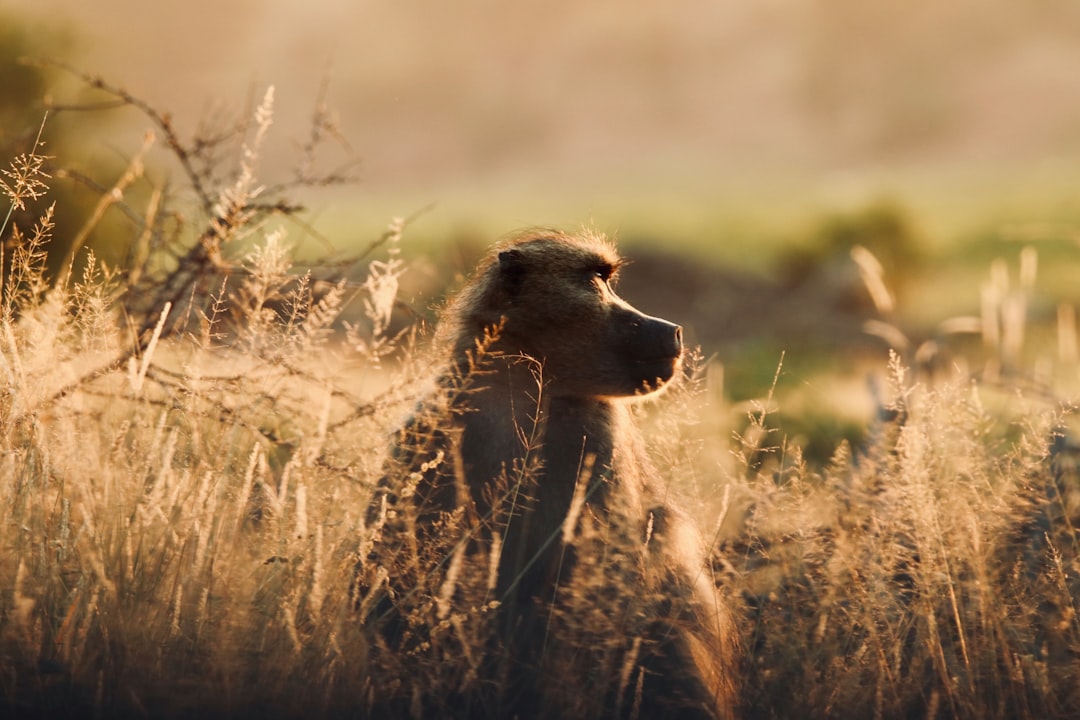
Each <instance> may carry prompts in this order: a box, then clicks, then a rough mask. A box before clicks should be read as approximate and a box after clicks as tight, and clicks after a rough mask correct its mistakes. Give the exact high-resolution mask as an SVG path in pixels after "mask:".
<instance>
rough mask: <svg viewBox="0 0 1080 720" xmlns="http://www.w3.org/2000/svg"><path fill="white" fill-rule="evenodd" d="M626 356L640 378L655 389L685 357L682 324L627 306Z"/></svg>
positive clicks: (672, 373)
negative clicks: (651, 315) (628, 314)
mask: <svg viewBox="0 0 1080 720" xmlns="http://www.w3.org/2000/svg"><path fill="white" fill-rule="evenodd" d="M628 313H630V314H631V315H630V317H628V318H627V320H628V323H627V333H626V336H625V340H626V357H627V359H628V360H630V362H631V364H632V365H633V367H634V368H635V370H636V371H637V373H638V377H639V378H640V379H641V382H642V383H643V384H645V385H648V386H649V387H650V388H651V389H655V388H657V387H659V386H660V385H662V384H664V383H666V382H667V381H668V380H670V379H671V378H672V376H673V375H674V374H675V370H676V368H677V367H678V365H679V360H680V358H682V353H683V342H682V328H681V327H679V326H678V325H676V324H675V323H670V322H668V321H667V320H661V319H660V318H655V317H650V316H649V315H643V314H641V313H639V312H637V311H636V310H632V309H631V310H628Z"/></svg>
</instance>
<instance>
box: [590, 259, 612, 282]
mask: <svg viewBox="0 0 1080 720" xmlns="http://www.w3.org/2000/svg"><path fill="white" fill-rule="evenodd" d="M614 274H615V267H614V266H613V265H611V264H610V263H604V264H602V265H597V266H596V267H595V268H593V275H595V276H596V277H598V278H600V282H607V281H608V280H611V276H612V275H614Z"/></svg>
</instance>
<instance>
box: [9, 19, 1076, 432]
mask: <svg viewBox="0 0 1080 720" xmlns="http://www.w3.org/2000/svg"><path fill="white" fill-rule="evenodd" d="M0 28H2V29H0V34H2V35H3V38H4V42H3V43H0V57H2V61H3V63H4V64H5V66H6V67H4V68H3V70H2V72H0V96H3V97H0V123H2V124H0V132H2V135H0V140H2V141H3V143H4V146H5V147H14V146H15V144H14V143H15V141H16V140H17V139H18V138H25V137H28V136H32V135H33V133H34V132H36V129H37V127H38V125H39V124H40V121H41V110H40V104H38V105H35V97H34V95H35V94H38V95H39V96H40V95H48V96H50V97H51V98H52V99H53V100H55V101H57V102H65V101H66V102H74V101H77V100H79V99H80V98H83V97H84V96H85V94H86V90H85V88H84V87H82V84H81V83H79V82H78V81H76V80H75V79H74V78H72V77H71V76H70V75H67V74H65V73H62V72H58V71H48V72H45V71H37V70H32V69H28V68H25V67H23V66H20V65H16V64H14V62H13V60H14V57H16V56H18V55H23V54H28V55H35V56H41V57H53V58H60V59H62V60H64V61H65V62H67V63H69V64H71V65H72V66H74V67H76V68H78V69H79V70H82V71H85V72H88V73H92V74H95V75H100V76H101V77H103V78H105V79H106V80H108V81H109V82H110V83H112V84H114V85H117V86H120V87H122V88H124V89H125V90H127V91H129V92H130V93H132V94H133V95H135V96H137V97H139V98H142V99H144V100H146V101H147V102H148V103H150V104H151V105H152V106H154V107H155V108H157V109H158V110H160V111H162V112H168V113H170V114H171V117H172V120H173V123H174V126H175V127H176V129H177V131H178V132H179V133H180V135H181V136H183V137H191V136H192V135H193V134H194V133H195V132H196V130H197V129H198V128H199V127H206V126H213V125H214V124H215V123H219V124H220V123H227V122H229V119H230V118H235V117H236V116H237V115H238V114H240V113H243V112H246V111H248V110H250V108H251V107H253V105H254V104H257V100H258V99H259V98H261V97H262V94H263V92H264V91H265V88H266V87H267V86H268V85H273V86H274V88H275V116H274V126H273V129H272V136H273V139H272V140H271V141H269V142H268V143H267V146H266V150H265V152H264V154H263V157H262V159H261V161H260V173H261V174H262V175H264V176H265V177H267V178H268V181H270V180H272V179H273V178H274V177H282V176H288V173H289V172H290V168H292V167H294V166H295V165H296V164H297V162H298V161H299V159H300V156H301V147H302V145H303V143H304V142H305V141H306V138H307V133H308V132H309V127H310V122H311V117H312V113H313V111H314V109H315V107H316V105H317V104H318V103H319V102H320V98H321V97H324V96H325V101H326V104H327V107H328V108H329V109H330V111H331V115H330V116H331V117H332V118H334V120H335V122H336V129H337V130H338V131H339V133H340V134H339V135H335V136H333V137H331V138H330V142H329V143H328V144H326V145H325V146H324V147H323V148H322V149H321V151H320V152H321V157H320V161H321V162H323V163H325V164H327V165H329V166H336V165H341V164H344V163H348V162H352V161H356V162H357V165H356V166H355V168H354V173H355V175H356V177H357V180H358V181H357V183H355V184H351V185H348V186H344V187H336V188H327V189H323V190H321V191H320V192H318V193H314V192H312V193H310V195H309V194H306V193H307V191H301V197H300V198H299V199H300V200H302V201H303V202H304V203H305V204H306V205H307V206H308V207H309V208H310V209H311V211H312V213H311V216H310V217H309V218H308V221H309V222H310V223H311V227H313V228H317V231H318V233H319V234H320V235H321V236H322V237H323V238H329V240H330V242H332V243H333V245H334V247H335V248H337V249H340V250H343V251H345V250H348V249H349V248H350V247H355V246H362V245H364V244H366V243H368V242H370V241H371V239H372V238H373V237H377V235H378V233H379V232H380V231H381V229H382V228H384V227H385V226H386V224H387V223H388V222H389V220H390V219H391V218H392V217H395V216H407V215H410V214H413V213H415V212H417V211H418V210H420V209H422V208H426V210H425V211H424V212H423V214H422V215H421V216H420V217H419V218H418V219H417V220H416V221H415V222H414V223H413V225H412V226H411V227H410V229H409V231H408V232H407V234H406V240H405V244H404V246H403V255H404V257H406V258H407V259H410V260H414V261H415V262H416V270H415V272H414V273H413V277H412V280H411V282H412V283H414V286H413V287H411V289H410V292H411V293H412V296H413V298H414V299H415V302H416V304H417V306H418V307H419V308H420V311H421V312H425V311H426V309H429V308H430V306H431V304H432V303H434V302H435V301H436V300H437V298H438V297H439V295H440V293H441V292H443V291H444V289H445V287H446V286H447V285H453V283H454V282H457V281H459V280H460V276H461V275H462V273H464V272H467V270H468V268H469V267H470V266H471V264H472V263H473V262H474V261H475V259H476V257H477V254H478V253H479V252H480V251H481V250H482V248H483V247H484V246H486V245H487V244H489V243H490V242H492V241H493V240H495V239H497V238H498V237H500V236H501V235H503V234H505V233H507V232H509V231H512V230H513V229H515V228H520V227H523V226H531V225H555V226H562V227H575V226H580V225H582V224H589V225H592V226H595V227H596V228H598V229H600V230H603V231H605V232H608V233H610V234H612V235H615V236H616V237H618V238H619V240H620V245H621V246H622V247H623V249H624V252H626V253H627V254H629V255H631V256H632V257H634V258H635V259H636V262H635V264H634V265H632V266H631V267H630V268H629V269H628V271H627V272H626V274H625V279H624V284H623V286H622V287H621V290H622V291H623V294H624V295H626V296H627V297H628V298H629V299H631V300H632V301H633V302H635V304H637V305H639V306H641V307H642V308H644V309H646V310H647V311H649V312H653V313H656V314H662V315H665V316H667V317H670V318H672V319H676V320H678V321H680V322H682V323H684V324H685V325H686V326H687V328H688V331H689V334H690V337H691V338H692V339H693V341H695V342H698V343H700V344H701V345H702V348H703V350H704V352H705V353H706V355H709V356H714V357H716V358H717V362H718V363H719V364H720V365H722V366H723V367H724V368H725V370H724V373H723V377H724V383H725V391H726V392H728V393H730V394H731V395H732V396H733V397H735V398H740V397H753V396H755V395H759V394H761V393H762V392H764V391H765V390H766V389H767V388H768V386H769V384H770V383H771V382H772V378H773V376H774V375H775V372H776V369H777V365H778V362H779V358H780V355H781V353H784V358H785V359H784V371H783V373H782V375H781V380H780V385H781V388H782V389H783V388H786V389H787V390H788V391H789V393H788V395H789V400H788V403H789V404H788V407H789V408H791V409H792V411H793V412H794V413H799V412H803V413H804V414H805V412H811V411H812V409H813V408H815V407H818V406H820V405H821V398H823V397H827V398H829V401H830V404H837V399H838V398H842V397H846V396H847V395H845V392H844V391H843V390H842V389H841V388H840V387H838V384H843V383H852V384H853V385H852V387H854V386H855V385H857V386H858V387H859V388H860V389H859V390H857V391H852V392H851V393H850V396H851V397H858V398H865V397H867V396H868V394H867V393H866V392H865V387H864V385H865V378H864V377H863V368H864V365H863V363H864V361H866V360H867V359H868V358H869V360H870V361H872V362H879V361H880V359H881V358H882V357H884V356H885V352H886V350H887V348H888V346H889V343H887V342H884V341H883V340H881V339H880V338H879V337H877V336H876V335H874V334H868V333H866V332H865V330H866V326H865V323H866V321H867V320H881V321H887V322H888V323H889V324H890V325H891V326H893V327H895V328H896V329H897V330H899V331H900V332H902V333H903V334H905V335H907V336H909V340H910V342H911V348H916V347H918V346H920V345H921V344H923V343H924V342H926V341H927V340H934V339H935V338H938V337H939V335H940V333H941V330H940V327H941V323H942V322H943V321H947V320H949V319H950V318H954V317H957V316H979V315H980V312H982V310H983V309H984V308H983V306H982V305H981V303H982V300H983V299H984V296H985V293H984V292H983V289H984V287H985V283H986V282H987V279H988V278H990V275H991V270H990V268H991V264H992V263H993V262H994V260H995V259H996V258H1002V259H1003V260H1004V263H1005V264H1004V265H999V266H998V267H999V271H998V272H999V275H1000V274H1001V272H1004V273H1005V276H1006V278H1007V277H1009V276H1010V273H1011V275H1012V276H1014V277H1015V276H1016V274H1017V273H1018V272H1019V271H1018V265H1019V259H1018V258H1019V256H1020V252H1021V249H1022V248H1023V247H1027V246H1031V247H1034V248H1035V249H1036V251H1037V253H1038V258H1039V260H1040V262H1039V264H1038V283H1037V284H1036V285H1035V286H1034V288H1031V289H1030V295H1031V297H1030V298H1028V299H1027V309H1028V312H1029V314H1030V316H1031V318H1032V323H1033V325H1032V327H1033V328H1034V327H1037V326H1038V324H1039V322H1040V321H1045V324H1052V323H1053V322H1054V318H1057V317H1058V316H1059V308H1060V307H1061V306H1062V304H1063V303H1065V304H1070V303H1076V302H1078V301H1080V287H1078V284H1077V283H1076V282H1075V277H1076V270H1077V268H1080V264H1077V262H1076V261H1077V260H1078V259H1080V258H1078V255H1080V247H1078V245H1077V238H1080V223H1078V221H1080V204H1078V197H1077V184H1076V183H1077V180H1078V179H1080V162H1078V161H1080V73H1078V72H1077V68H1080V4H1077V3H1075V2H1072V0H1040V1H1039V2H1024V3H1019V2H1014V1H1007V0H954V1H953V2H949V3H939V2H932V1H931V0H905V1H904V2H901V1H899V0H882V1H880V2H874V3H867V2H863V1H862V0H759V1H758V2H753V3H717V2H712V1H710V0H669V1H668V2H664V3H636V4H633V5H631V4H628V3H625V2H617V1H616V0H594V1H591V2H587V3H581V2H574V1H571V0H546V1H545V2H543V3H540V2H514V3H506V2H497V1H496V0H468V1H467V2H458V3H442V2H434V1H433V0H417V1H415V2H389V1H388V0H308V2H305V3H295V2H284V1H283V0H233V1H232V2H227V3H225V2H220V1H219V2H209V1H208V0H188V1H187V2H185V3H164V4H155V3H145V2H136V1H135V0H95V1H94V2H93V3H87V2H75V1H74V0H35V1H34V2H33V3H9V4H7V5H6V6H5V5H3V4H0ZM28 73H31V74H33V76H32V77H30V76H28V75H27V74H28ZM324 91H325V94H324ZM74 116H75V114H74V113H66V114H65V117H62V118H54V119H52V120H50V125H49V127H48V132H47V135H48V133H49V132H51V133H52V134H53V135H52V137H51V138H50V141H51V142H52V145H50V146H49V151H50V152H51V153H53V154H57V155H66V158H65V159H67V160H69V161H70V162H73V163H76V164H79V165H81V166H82V167H83V168H84V170H85V172H86V173H87V174H89V175H91V176H92V175H94V174H95V169H97V170H96V172H97V173H99V174H100V173H104V174H105V175H108V173H109V172H116V170H110V169H109V168H114V167H115V166H116V165H117V163H118V162H120V163H121V166H122V161H123V159H124V158H127V157H130V156H131V155H132V154H133V153H134V152H135V151H136V149H137V148H138V145H139V143H140V139H141V133H142V130H143V129H145V128H146V127H148V126H149V123H148V122H147V120H146V118H145V117H142V116H140V115H139V114H138V113H136V112H133V111H132V110H131V109H130V108H127V109H123V110H115V111H109V112H95V113H92V114H88V113H83V114H81V115H78V117H77V118H76V117H74ZM149 176H150V177H151V178H152V179H153V181H154V182H159V183H164V182H176V183H179V182H181V181H182V180H183V178H182V177H181V176H180V173H179V172H178V171H177V169H176V167H175V166H169V165H168V164H166V163H162V164H161V165H160V167H158V168H156V169H154V170H152V171H151V172H150V174H149ZM102 182H103V183H107V182H109V180H108V178H107V177H106V178H105V179H103V180H102ZM290 236H291V237H292V238H293V239H294V241H296V242H299V243H301V244H302V245H303V244H304V243H305V236H304V231H303V230H297V231H293V230H290ZM97 242H98V243H99V244H104V245H106V246H107V245H108V240H107V239H103V238H98V239H97ZM857 245H859V246H865V247H867V248H869V249H870V251H871V252H872V253H873V254H874V256H876V258H877V259H878V260H879V261H880V262H881V264H882V268H883V269H882V279H883V280H884V281H885V283H886V285H887V287H888V288H889V289H890V290H891V291H892V293H893V294H894V295H895V300H896V306H895V308H894V309H892V310H890V309H888V308H882V307H881V305H880V304H875V303H874V302H873V299H872V298H871V296H870V295H869V294H868V293H867V292H866V289H865V285H864V281H863V276H864V274H865V272H866V268H865V267H864V268H863V269H862V273H860V268H859V267H858V266H857V264H856V263H854V262H853V261H852V259H851V254H850V252H851V249H852V248H853V247H854V246H857ZM313 247H314V248H315V249H316V250H318V249H319V247H321V246H320V245H318V244H316V245H314V246H313ZM103 252H105V253H106V254H107V252H108V249H107V247H106V248H105V249H104V250H103ZM1000 268H1003V270H1001V269H1000ZM1001 282H1002V280H1001V278H999V279H998V283H999V285H1000V283H1001ZM1014 284H1015V280H1014ZM879 334H880V333H879ZM950 342H951V340H950ZM956 342H957V343H959V344H960V345H962V344H963V342H964V341H962V340H958V341H956ZM892 344H894V345H896V344H897V343H895V342H894V343H892ZM941 344H942V345H944V343H943V342H942V343H941ZM976 344H977V343H976ZM852 402H853V403H854V405H855V406H856V407H854V408H853V409H852V410H851V411H850V413H848V416H849V419H850V420H851V423H852V426H853V427H854V426H855V424H858V423H862V422H863V420H864V419H865V416H866V414H867V413H868V412H870V409H869V408H870V405H869V402H868V401H865V400H853V401H852ZM801 407H804V408H805V410H800V408H801ZM840 415H844V413H840ZM829 422H833V421H832V420H830V421H829ZM836 422H839V423H840V425H843V423H844V422H847V420H844V419H841V420H839V421H836ZM831 431H835V432H846V430H845V429H844V427H833V428H831Z"/></svg>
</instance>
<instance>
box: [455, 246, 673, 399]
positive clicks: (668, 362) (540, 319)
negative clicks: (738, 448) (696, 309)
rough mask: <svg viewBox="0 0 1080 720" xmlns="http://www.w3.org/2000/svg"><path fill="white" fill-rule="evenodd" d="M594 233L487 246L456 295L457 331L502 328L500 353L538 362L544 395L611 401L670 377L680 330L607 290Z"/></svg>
mask: <svg viewBox="0 0 1080 720" xmlns="http://www.w3.org/2000/svg"><path fill="white" fill-rule="evenodd" d="M622 264H623V261H622V260H621V259H620V258H619V256H618V254H617V253H616V252H615V249H614V248H613V247H612V245H611V244H610V243H608V242H607V241H606V240H604V239H603V238H602V237H600V236H596V235H591V234H584V235H568V234H564V233H560V232H557V231H533V232H530V233H528V234H526V235H524V236H522V237H519V238H516V239H514V240H511V241H508V242H506V243H502V244H501V245H498V246H496V248H495V249H494V250H493V252H492V253H491V254H490V255H489V256H488V258H487V260H486V261H485V262H484V263H483V264H482V265H481V267H480V270H479V271H478V274H477V277H476V278H475V279H474V280H473V282H472V283H471V284H470V286H469V287H468V288H466V290H465V291H464V293H463V295H464V296H465V297H464V299H463V302H462V304H461V305H459V306H458V307H457V308H456V310H457V312H459V313H463V314H468V315H470V316H471V317H468V318H466V317H461V318H459V320H460V321H461V322H462V325H461V326H460V330H461V331H463V332H471V333H473V336H474V337H475V333H476V331H477V330H479V329H481V328H482V327H485V326H491V325H495V324H499V323H501V324H502V328H501V331H500V341H499V347H500V349H501V350H502V351H503V352H505V353H511V354H514V353H520V354H522V355H527V356H529V357H532V358H535V359H536V360H539V361H540V362H541V363H542V364H543V375H544V378H545V380H547V381H548V382H549V388H550V390H549V391H550V392H554V393H556V394H560V395H578V396H583V397H619V396H631V395H640V394H645V393H649V392H652V391H654V390H656V389H658V388H660V387H661V386H663V385H664V384H665V383H666V382H667V381H669V380H670V379H671V378H672V377H673V376H674V375H675V373H676V370H677V369H678V367H679V363H680V360H681V358H682V351H683V346H682V328H680V327H679V326H678V325H675V324H674V323H670V322H667V321H666V320H661V319H660V318H655V317H650V316H648V315H645V314H643V313H641V312H639V311H638V310H637V309H635V308H634V307H633V306H631V305H630V304H629V303H627V302H626V301H625V300H623V299H622V298H620V297H619V296H618V295H616V294H615V290H614V285H615V280H616V278H617V274H618V271H619V267H620V265H622Z"/></svg>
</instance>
